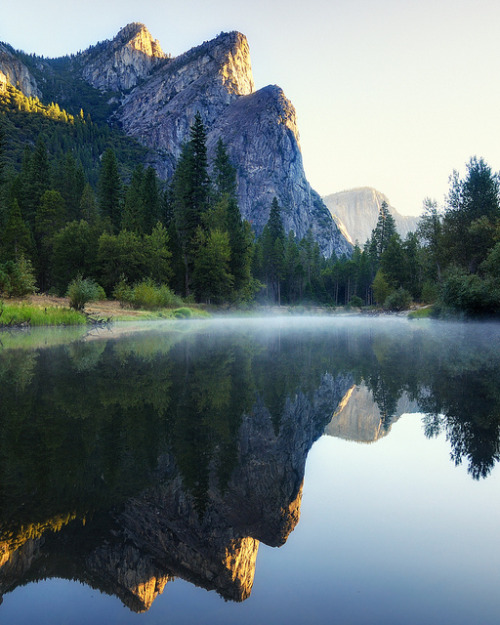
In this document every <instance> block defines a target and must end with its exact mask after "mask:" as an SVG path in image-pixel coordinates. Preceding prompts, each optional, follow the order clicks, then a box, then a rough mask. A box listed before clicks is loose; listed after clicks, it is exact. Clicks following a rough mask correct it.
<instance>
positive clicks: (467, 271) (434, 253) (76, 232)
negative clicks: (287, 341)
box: [0, 87, 500, 315]
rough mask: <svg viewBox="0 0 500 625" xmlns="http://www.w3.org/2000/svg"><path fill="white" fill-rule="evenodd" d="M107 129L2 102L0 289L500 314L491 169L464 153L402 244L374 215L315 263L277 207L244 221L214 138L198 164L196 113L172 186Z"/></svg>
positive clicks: (498, 216)
mask: <svg viewBox="0 0 500 625" xmlns="http://www.w3.org/2000/svg"><path fill="white" fill-rule="evenodd" d="M152 163H153V155H152V154H151V153H150V152H149V151H148V150H147V149H146V148H144V147H142V146H140V145H139V144H138V143H137V142H136V141H134V140H133V139H131V138H129V137H126V136H124V135H123V134H122V133H121V132H120V131H119V130H118V129H112V128H110V127H109V126H107V125H106V124H103V123H96V122H94V121H93V120H92V119H91V117H90V115H88V114H85V113H84V111H83V110H80V112H79V113H76V114H71V113H69V112H67V111H66V110H64V109H62V108H60V107H59V105H58V104H56V103H50V104H48V105H47V104H42V102H40V100H38V99H37V98H33V97H32V98H27V97H25V96H24V95H23V94H22V93H21V92H19V91H18V90H17V89H15V88H13V87H7V88H6V91H5V92H3V93H1V94H0V231H1V233H2V235H1V238H0V293H1V294H2V296H3V297H11V296H23V295H26V294H29V293H33V292H36V291H38V292H41V293H50V294H54V295H66V294H68V292H69V291H71V289H73V292H77V293H79V295H80V298H81V299H83V300H84V301H85V300H87V301H88V300H89V299H92V298H94V299H95V298H105V297H106V298H115V299H118V300H119V301H120V302H122V303H123V304H124V305H127V304H129V305H135V306H137V307H141V306H144V307H160V306H169V305H172V304H174V303H179V302H181V299H182V301H187V302H201V303H205V304H213V305H226V304H227V305H248V304H251V303H253V302H257V303H262V304H277V305H284V304H286V305H292V306H297V305H304V304H317V305H323V306H329V307H337V306H347V307H355V308H358V307H374V308H377V309H387V310H403V309H408V308H409V307H410V306H411V305H412V303H421V304H432V305H433V306H432V310H433V311H434V313H436V314H449V313H451V314H457V313H458V314H466V315H497V314H498V313H500V187H499V184H500V182H499V177H498V174H496V173H494V172H492V170H491V169H490V167H489V166H488V165H487V163H486V162H485V161H484V160H483V159H481V158H477V157H472V158H471V159H470V161H469V162H468V163H467V166H466V174H465V176H463V177H461V176H460V175H459V173H458V172H457V171H454V172H453V173H452V175H451V176H450V183H449V192H448V195H447V197H446V200H445V202H444V205H443V206H439V205H438V203H437V202H436V201H434V200H431V199H426V200H424V206H423V213H422V216H421V218H420V221H419V225H418V227H417V229H416V231H415V232H412V233H410V234H408V235H407V237H406V238H405V239H404V240H403V239H402V238H401V237H400V236H399V235H398V233H397V232H396V228H395V224H394V219H393V218H392V215H391V214H390V211H389V209H388V207H387V205H386V204H382V206H381V208H380V212H379V217H378V222H377V225H376V227H375V229H374V230H373V232H372V235H371V237H370V238H369V240H368V241H366V242H364V244H363V245H362V247H361V246H360V245H358V244H356V245H355V246H354V249H353V252H352V255H351V256H342V257H341V258H337V257H335V256H332V257H330V258H324V257H323V256H322V254H321V252H320V249H319V246H318V244H317V243H316V242H315V241H314V239H313V236H312V233H311V232H309V233H308V234H307V235H306V236H305V237H303V238H302V239H298V238H297V237H296V236H295V233H293V232H292V231H290V232H285V230H284V228H283V224H282V220H281V211H282V210H284V209H286V208H287V207H282V206H280V205H279V202H278V199H277V198H274V199H273V201H272V203H271V206H270V207H269V208H270V213H269V220H268V223H267V225H266V226H265V227H264V229H263V231H262V232H261V233H258V235H256V234H255V233H254V232H253V230H252V227H251V225H250V224H249V223H248V222H246V221H245V220H243V219H242V217H241V215H240V210H239V207H238V200H237V171H236V168H235V166H234V164H233V163H231V162H230V159H229V157H228V154H227V150H226V146H225V144H224V137H221V138H220V139H219V143H218V145H217V149H216V152H215V156H214V158H213V159H212V160H211V161H209V158H208V155H207V146H206V129H205V128H204V125H203V122H202V120H201V117H200V116H199V115H197V117H196V119H195V122H194V124H193V126H192V128H191V131H190V139H189V141H188V142H187V143H186V144H185V145H184V147H183V150H182V154H181V156H180V158H179V159H178V162H177V166H176V170H175V172H174V175H173V177H172V179H171V180H169V181H163V180H160V179H159V178H158V176H157V174H156V171H155V169H154V167H153V164H152Z"/></svg>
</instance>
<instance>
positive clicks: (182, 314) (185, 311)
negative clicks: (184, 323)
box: [174, 307, 193, 319]
mask: <svg viewBox="0 0 500 625" xmlns="http://www.w3.org/2000/svg"><path fill="white" fill-rule="evenodd" d="M192 316H193V313H192V311H191V309H190V308H185V307H183V308H177V310H174V317H175V318H176V319H190V318H191V317H192Z"/></svg>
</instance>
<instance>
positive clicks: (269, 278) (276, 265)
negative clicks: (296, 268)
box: [262, 197, 285, 305]
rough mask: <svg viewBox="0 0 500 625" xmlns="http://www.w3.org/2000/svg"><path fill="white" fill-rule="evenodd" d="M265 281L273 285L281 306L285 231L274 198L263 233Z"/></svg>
mask: <svg viewBox="0 0 500 625" xmlns="http://www.w3.org/2000/svg"><path fill="white" fill-rule="evenodd" d="M262 257H263V264H264V266H263V270H264V279H265V281H266V283H267V284H268V285H269V284H270V285H271V287H272V290H273V295H274V300H275V301H276V302H277V303H278V305H280V304H281V281H282V279H283V276H284V260H285V229H284V227H283V222H282V221H281V209H280V206H279V204H278V199H277V198H276V197H274V198H273V201H272V203H271V210H270V212H269V219H268V222H267V224H266V225H265V227H264V230H263V232H262Z"/></svg>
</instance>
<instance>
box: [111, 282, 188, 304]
mask: <svg viewBox="0 0 500 625" xmlns="http://www.w3.org/2000/svg"><path fill="white" fill-rule="evenodd" d="M113 296H114V297H115V298H116V299H117V300H118V301H119V302H120V304H121V306H122V307H125V306H130V307H132V308H142V309H144V310H158V309H159V308H174V307H175V306H179V305H181V304H182V303H183V302H182V299H181V298H180V297H178V296H177V295H175V293H173V292H172V291H171V290H170V288H169V287H168V286H167V285H166V284H160V285H157V284H155V283H154V282H153V280H151V279H147V280H143V281H142V282H139V283H138V284H135V285H134V286H132V287H131V286H129V285H128V284H127V282H126V281H125V280H121V281H120V282H119V283H118V284H117V285H116V287H115V289H114V290H113Z"/></svg>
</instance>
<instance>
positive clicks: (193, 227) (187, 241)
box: [172, 113, 210, 296]
mask: <svg viewBox="0 0 500 625" xmlns="http://www.w3.org/2000/svg"><path fill="white" fill-rule="evenodd" d="M209 184H210V180H209V177H208V169H207V148H206V132H205V128H204V126H203V122H202V120H201V116H200V114H199V113H197V115H196V117H195V122H194V124H193V127H192V128H191V139H190V141H189V143H187V144H186V145H185V146H184V147H183V150H182V153H181V156H180V158H179V161H178V163H177V167H176V170H175V173H174V178H173V185H172V197H173V205H174V219H175V226H176V230H177V238H178V241H179V245H180V247H181V250H182V257H183V262H184V294H185V295H186V296H187V295H189V294H190V287H191V285H190V283H191V273H192V269H193V263H194V254H195V250H194V238H195V235H196V232H197V230H198V228H199V227H201V225H202V217H203V215H204V214H205V213H206V211H207V210H208V207H209V189H210V187H209Z"/></svg>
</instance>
